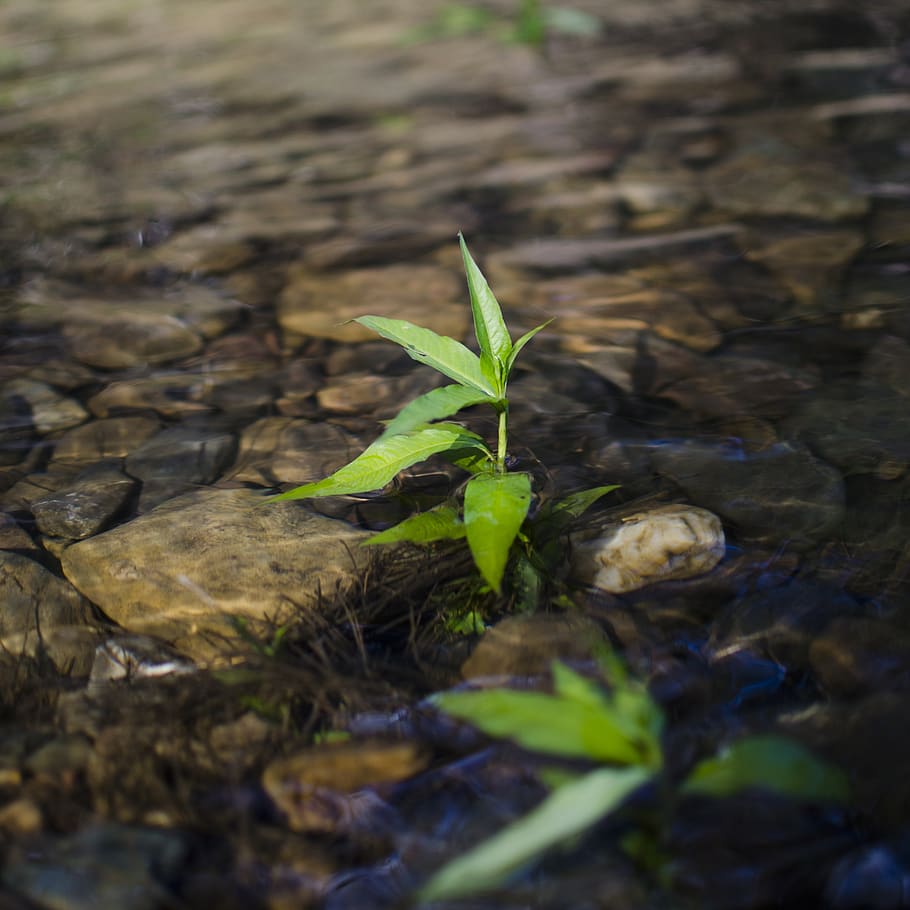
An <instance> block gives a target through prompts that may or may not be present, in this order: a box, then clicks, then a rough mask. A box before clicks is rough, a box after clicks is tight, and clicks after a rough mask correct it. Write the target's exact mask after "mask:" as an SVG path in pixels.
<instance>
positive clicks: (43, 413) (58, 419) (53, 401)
mask: <svg viewBox="0 0 910 910" xmlns="http://www.w3.org/2000/svg"><path fill="white" fill-rule="evenodd" d="M5 391H6V393H7V394H13V395H17V396H19V397H21V398H22V399H23V400H24V401H26V402H28V406H29V408H30V409H31V412H32V422H33V424H34V426H35V429H36V430H37V431H38V432H39V433H41V434H42V435H43V436H46V435H48V434H49V433H56V432H57V431H58V430H68V429H69V428H70V427H75V426H78V425H79V424H80V423H84V422H85V421H86V420H88V417H89V414H88V412H87V411H86V410H85V408H84V407H82V405H81V404H79V402H78V401H76V400H75V399H73V398H67V397H66V396H65V395H61V394H60V393H59V392H56V391H54V389H52V388H51V387H50V386H49V385H47V384H46V383H43V382H37V381H36V380H34V379H14V380H13V381H12V382H8V383H7V384H6V386H5Z"/></svg>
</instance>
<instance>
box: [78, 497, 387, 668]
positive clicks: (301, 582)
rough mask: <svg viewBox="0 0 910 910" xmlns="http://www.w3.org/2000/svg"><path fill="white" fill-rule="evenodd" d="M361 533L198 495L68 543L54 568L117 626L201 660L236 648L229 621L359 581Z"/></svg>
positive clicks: (307, 604)
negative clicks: (57, 566)
mask: <svg viewBox="0 0 910 910" xmlns="http://www.w3.org/2000/svg"><path fill="white" fill-rule="evenodd" d="M367 536H368V534H367V533H366V532H363V531H358V530H356V529H355V528H352V527H351V526H350V525H348V524H346V523H344V522H341V521H335V520H333V519H329V518H325V517H323V516H321V515H315V514H313V513H312V512H310V511H308V509H307V508H306V507H305V506H301V505H300V504H299V503H296V502H283V503H266V502H265V500H264V498H263V497H262V496H261V495H258V494H256V493H252V492H250V491H248V490H200V491H198V492H195V493H189V494H186V495H183V496H180V497H179V498H176V499H173V500H171V501H169V502H167V503H165V504H164V505H161V506H158V507H157V508H156V509H153V510H152V511H150V512H148V513H146V514H145V515H142V516H140V517H139V518H136V519H134V520H133V521H131V522H129V523H127V524H124V525H120V526H118V527H116V528H114V529H112V530H110V531H106V532H105V533H103V534H99V535H97V536H96V537H90V538H89V539H88V540H84V541H80V542H78V543H75V544H73V545H72V546H71V547H69V548H67V549H66V550H65V551H64V552H63V554H62V558H61V563H62V567H63V571H64V573H65V574H66V577H67V578H68V579H69V580H70V582H71V583H72V584H73V585H74V586H75V587H76V588H77V589H78V590H80V591H81V592H83V593H84V594H85V595H86V596H87V597H89V598H90V599H91V600H92V602H93V603H96V604H97V605H98V606H99V607H100V608H101V609H102V610H103V611H104V612H105V613H106V614H107V615H108V616H109V617H110V618H111V619H113V620H114V621H115V622H117V623H119V624H120V625H121V626H122V627H123V628H125V629H127V630H129V631H131V632H140V633H143V634H149V635H153V636H156V637H159V638H162V639H164V640H165V641H168V642H171V643H172V644H173V645H174V646H175V647H177V648H178V649H179V650H181V651H182V652H184V653H185V654H186V655H187V656H189V657H191V658H194V659H195V658H196V657H198V656H200V655H201V656H202V657H203V658H209V657H211V656H212V655H213V654H217V653H218V651H219V647H220V648H221V649H222V650H224V649H230V648H231V647H235V648H236V647H238V646H239V645H240V644H241V641H240V638H239V636H238V633H237V630H236V628H235V625H234V623H233V622H232V617H235V616H240V617H244V618H247V619H251V620H274V619H275V617H277V616H279V615H283V614H286V613H287V612H288V611H289V610H294V611H296V610H311V609H318V606H319V604H320V602H321V599H322V598H333V597H335V596H336V595H340V594H343V593H344V592H345V591H346V590H348V589H350V588H351V587H353V586H354V585H356V584H358V583H359V579H360V571H361V570H362V569H363V568H365V567H366V565H367V564H368V563H369V561H370V559H371V558H373V554H371V553H370V552H369V551H368V550H367V549H366V548H361V547H359V546H357V545H358V544H359V543H360V541H362V540H364V539H365V538H366V537H367ZM207 633H214V638H212V639H211V640H209V638H208V635H207ZM219 638H221V639H222V640H221V642H220V643H219V640H218V639H219Z"/></svg>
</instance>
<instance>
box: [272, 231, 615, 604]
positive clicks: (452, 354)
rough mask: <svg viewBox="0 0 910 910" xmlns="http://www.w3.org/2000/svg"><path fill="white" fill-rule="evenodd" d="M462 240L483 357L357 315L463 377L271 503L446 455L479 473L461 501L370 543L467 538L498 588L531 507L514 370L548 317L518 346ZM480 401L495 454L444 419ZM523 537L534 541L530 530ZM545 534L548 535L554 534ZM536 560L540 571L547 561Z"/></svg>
mask: <svg viewBox="0 0 910 910" xmlns="http://www.w3.org/2000/svg"><path fill="white" fill-rule="evenodd" d="M459 240H460V243H461V253H462V257H463V260H464V267H465V271H466V273H467V279H468V291H469V294H470V298H471V312H472V315H473V319H474V333H475V336H476V338H477V345H478V347H479V349H480V354H479V356H478V355H477V354H475V353H474V352H473V351H471V350H469V349H468V348H467V347H465V346H464V345H463V344H461V343H460V342H459V341H456V340H455V339H454V338H449V337H447V336H444V335H437V334H436V333H435V332H433V331H431V330H430V329H426V328H422V327H421V326H418V325H414V324H413V323H411V322H407V321H405V320H402V319H388V318H386V317H383V316H360V317H359V318H357V319H356V320H354V321H355V322H358V323H360V324H361V325H364V326H366V327H367V328H369V329H372V330H373V331H375V332H377V333H378V334H379V335H381V336H382V337H383V338H387V339H389V340H390V341H394V342H396V343H397V344H400V345H401V346H402V347H403V348H404V349H405V350H406V351H407V353H408V355H409V356H410V357H412V358H413V359H414V360H416V361H418V362H419V363H424V364H427V365H428V366H431V367H433V368H434V369H436V370H438V371H439V372H440V373H442V374H443V375H444V376H447V377H448V378H449V379H452V380H454V382H453V384H451V385H446V386H442V387H441V388H437V389H433V390H432V391H430V392H427V393H426V394H425V395H421V396H420V397H419V398H416V399H415V400H414V401H412V402H410V404H408V405H406V406H405V407H404V408H403V409H402V410H401V411H400V412H399V413H398V415H397V416H396V417H395V418H394V419H393V420H391V421H390V422H389V423H388V425H387V426H386V427H385V430H384V431H383V433H382V434H381V435H380V436H379V438H378V439H376V440H375V441H374V442H373V443H372V445H370V446H369V447H368V448H367V449H366V450H365V451H364V452H362V453H361V454H360V455H359V456H358V457H357V458H355V459H354V460H353V461H351V462H349V463H348V464H346V465H345V466H344V467H342V468H339V470H337V471H336V472H335V473H334V474H332V475H331V476H329V477H326V478H325V479H323V480H320V481H316V482H314V483H308V484H304V485H303V486H300V487H297V488H296V489H293V490H290V491H288V492H287V493H283V494H281V495H279V496H274V497H271V500H272V501H276V500H288V499H308V498H312V497H319V496H337V495H342V494H353V493H366V492H369V491H371V490H378V489H380V488H382V487H384V486H385V485H386V484H387V483H389V482H390V481H391V480H392V479H393V478H394V477H395V476H396V475H397V474H398V473H399V472H400V471H402V470H404V469H405V468H408V467H411V466H412V465H414V464H417V463H418V462H421V461H424V460H425V459H427V458H429V457H430V456H431V455H444V456H446V457H447V458H449V459H450V460H451V461H452V462H453V463H455V464H456V465H458V466H460V467H462V468H464V469H465V470H467V471H468V472H469V473H470V474H471V475H472V476H471V477H470V479H469V480H468V481H467V483H466V484H465V486H464V495H463V500H462V502H461V503H444V504H442V505H440V506H438V507H436V508H434V509H431V510H429V511H426V512H422V513H418V514H415V515H412V516H410V517H409V518H406V519H405V520H404V521H402V522H400V523H399V524H397V525H395V526H394V527H391V528H388V529H387V530H385V531H382V532H380V533H379V534H376V535H374V536H373V537H372V538H371V539H370V540H369V541H367V542H368V543H372V544H382V543H392V542H396V541H410V542H412V543H419V544H425V543H430V542H433V541H438V540H459V539H461V538H466V539H467V542H468V547H469V548H470V551H471V555H472V557H473V559H474V563H475V565H476V566H477V568H478V570H479V571H480V574H481V575H482V576H483V578H484V580H485V581H486V582H487V584H489V586H490V587H491V588H492V589H493V590H495V591H496V592H497V593H499V592H500V590H501V586H502V579H503V575H504V573H505V569H506V564H507V563H508V560H509V555H510V551H511V550H512V546H513V544H514V542H515V540H516V538H517V537H519V535H520V533H521V529H522V525H523V524H524V522H525V519H526V518H527V515H528V510H529V508H530V505H531V477H530V475H529V474H527V473H525V472H523V471H509V470H507V464H506V454H507V450H508V417H509V399H508V396H507V389H508V383H509V376H510V375H511V373H512V369H513V367H514V366H515V361H516V359H517V357H518V355H519V354H520V353H521V351H522V349H523V348H524V346H525V345H526V344H527V343H528V342H529V341H530V340H531V339H532V338H533V337H534V336H535V335H536V334H537V333H538V332H539V331H540V330H541V329H543V328H545V327H546V326H547V325H549V322H545V323H543V324H542V325H539V326H536V327H535V328H533V329H531V330H530V331H529V332H527V333H525V334H524V335H522V337H521V338H519V339H518V340H517V341H515V342H514V343H513V341H512V338H511V336H510V335H509V331H508V329H507V328H506V325H505V321H504V320H503V317H502V311H501V309H500V307H499V303H498V302H497V300H496V298H495V296H494V295H493V292H492V291H491V290H490V286H489V285H488V284H487V281H486V279H485V278H484V277H483V274H482V273H481V271H480V269H479V268H478V267H477V264H476V263H475V262H474V260H473V258H472V257H471V254H470V252H469V251H468V247H467V244H466V243H465V241H464V238H463V237H462V236H461V235H460V234H459ZM476 405H487V406H489V407H491V408H492V409H493V411H494V412H495V413H496V415H497V416H498V433H497V439H496V449H495V452H494V451H491V450H490V449H489V448H487V445H486V444H485V443H484V441H483V439H482V438H481V437H480V436H478V435H477V434H476V433H472V432H470V431H469V430H467V429H465V428H464V427H463V426H461V425H459V424H457V423H451V422H445V421H444V418H447V417H451V416H452V415H453V414H456V413H457V412H459V411H461V410H463V409H464V408H469V407H474V406H476ZM439 421H442V422H439ZM614 488H615V487H614V486H604V487H598V488H597V489H596V490H593V491H585V492H584V493H583V494H578V495H577V496H576V497H575V498H571V499H570V500H567V501H566V505H565V506H564V507H562V508H560V507H559V506H550V507H549V508H548V509H547V510H546V515H547V517H549V518H550V519H551V520H550V521H549V523H548V526H549V527H550V528H551V529H552V528H553V527H562V525H563V523H564V521H563V520H564V519H566V518H571V517H573V516H574V515H575V514H577V512H578V505H579V504H580V503H582V502H583V503H584V504H585V507H587V505H589V504H590V503H591V502H593V501H594V500H595V499H596V498H598V497H599V496H602V495H603V494H604V493H606V492H609V491H610V490H612V489H614ZM579 496H580V498H579ZM545 524H547V523H545ZM522 537H523V540H526V541H528V543H529V544H530V538H529V537H527V536H526V535H522ZM545 538H546V539H547V540H549V538H548V537H546V535H545ZM528 565H529V566H531V569H530V570H529V571H534V566H533V565H532V563H531V562H528ZM537 565H538V570H539V568H540V565H541V564H540V562H539V560H538V564H537Z"/></svg>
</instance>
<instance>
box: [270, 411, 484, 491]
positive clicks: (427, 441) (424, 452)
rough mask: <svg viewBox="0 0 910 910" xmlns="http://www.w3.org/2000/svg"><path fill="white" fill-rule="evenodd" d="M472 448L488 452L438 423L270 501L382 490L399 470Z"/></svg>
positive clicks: (454, 427) (381, 443) (381, 444)
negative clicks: (441, 454)
mask: <svg viewBox="0 0 910 910" xmlns="http://www.w3.org/2000/svg"><path fill="white" fill-rule="evenodd" d="M471 447H474V448H480V449H482V450H483V451H486V447H485V446H484V444H483V440H481V438H480V437H479V436H477V435H476V434H474V433H471V432H469V431H468V430H466V429H465V428H464V427H460V426H458V424H454V423H434V424H432V425H431V426H428V427H422V428H420V429H418V430H414V431H412V432H410V433H402V434H400V435H397V436H384V437H382V436H381V437H380V438H379V439H377V440H376V441H375V442H374V443H373V444H372V445H371V446H369V448H367V449H365V450H364V451H363V452H362V453H361V454H360V455H358V456H357V457H356V458H355V459H354V460H353V461H352V462H349V463H348V464H346V465H345V466H344V467H343V468H339V469H338V470H337V471H336V472H335V473H334V474H332V475H331V476H329V477H326V478H325V479H324V480H319V481H316V482H315V483H307V484H304V485H303V486H301V487H296V488H295V489H293V490H289V491H288V492H287V493H281V494H280V495H278V496H272V497H270V501H272V502H277V501H281V500H287V499H310V498H313V497H317V496H341V495H345V494H349V493H366V492H369V491H370V490H379V489H381V488H382V487H384V486H385V485H386V484H387V483H388V482H389V481H390V480H392V478H393V477H395V475H396V474H398V472H399V471H403V470H404V469H405V468H409V467H410V466H411V465H412V464H417V462H419V461H423V460H424V459H426V458H429V457H430V455H435V454H436V453H437V452H445V451H447V450H448V449H465V448H471Z"/></svg>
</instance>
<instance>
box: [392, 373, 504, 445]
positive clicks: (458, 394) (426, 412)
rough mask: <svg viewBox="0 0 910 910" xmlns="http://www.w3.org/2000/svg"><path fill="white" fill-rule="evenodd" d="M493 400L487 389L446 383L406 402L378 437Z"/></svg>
mask: <svg viewBox="0 0 910 910" xmlns="http://www.w3.org/2000/svg"><path fill="white" fill-rule="evenodd" d="M492 400H493V399H491V398H490V396H489V395H487V394H486V392H479V391H478V390H477V389H474V388H471V387H469V386H463V385H446V386H443V387H442V388H440V389H433V390H432V391H431V392H427V393H426V394H425V395H421V396H420V397H419V398H415V399H414V400H413V401H412V402H410V403H409V404H406V405H405V406H404V407H403V408H402V409H401V410H400V411H399V412H398V414H397V415H396V416H395V417H394V418H393V419H392V420H391V421H389V423H388V425H387V426H386V428H385V430H384V431H383V433H382V436H380V437H379V438H380V439H382V438H383V437H384V436H397V435H398V434H399V433H407V432H409V431H410V430H413V429H414V428H415V427H418V426H420V425H421V424H425V423H430V422H431V421H433V420H441V419H442V418H443V417H451V416H452V414H456V413H457V412H458V411H460V410H462V408H469V407H471V406H472V405H475V404H483V403H484V402H486V401H492Z"/></svg>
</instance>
